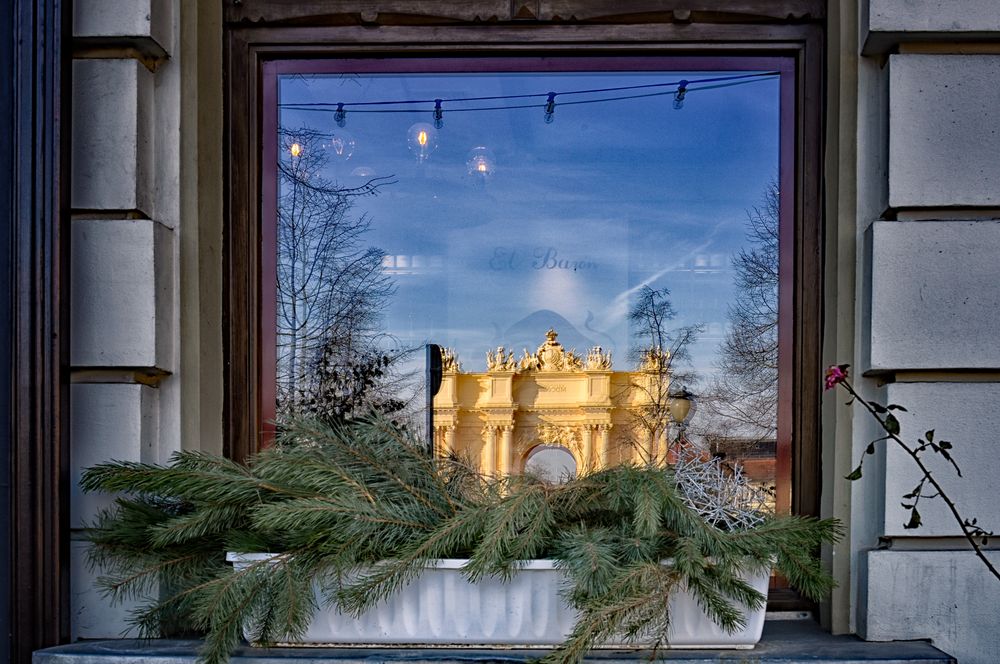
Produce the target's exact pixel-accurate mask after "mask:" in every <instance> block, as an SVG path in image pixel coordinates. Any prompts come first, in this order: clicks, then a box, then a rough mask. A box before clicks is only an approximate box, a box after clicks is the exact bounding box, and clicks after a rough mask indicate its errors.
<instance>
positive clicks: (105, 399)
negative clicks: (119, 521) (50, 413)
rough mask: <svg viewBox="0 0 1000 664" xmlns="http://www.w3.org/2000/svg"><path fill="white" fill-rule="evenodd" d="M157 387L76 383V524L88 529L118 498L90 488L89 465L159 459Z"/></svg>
mask: <svg viewBox="0 0 1000 664" xmlns="http://www.w3.org/2000/svg"><path fill="white" fill-rule="evenodd" d="M157 397H158V391H157V390H156V388H152V387H148V386H146V385H138V384H135V383H76V384H74V385H72V386H71V388H70V467H71V469H72V476H71V484H70V499H71V503H70V527H72V528H85V527H87V525H89V524H90V523H92V522H93V520H94V517H95V516H96V515H97V513H98V512H99V511H100V510H101V509H103V508H105V507H109V506H110V505H111V504H112V503H113V502H114V497H113V496H109V495H106V494H97V493H84V492H82V491H81V490H80V488H79V485H80V478H81V476H82V475H83V471H84V469H85V468H89V467H91V466H93V465H96V464H98V463H103V462H105V461H112V460H115V461H144V462H156V461H158V455H157V428H158V427H157V408H156V405H157V403H156V402H157Z"/></svg>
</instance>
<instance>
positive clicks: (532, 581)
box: [227, 553, 768, 649]
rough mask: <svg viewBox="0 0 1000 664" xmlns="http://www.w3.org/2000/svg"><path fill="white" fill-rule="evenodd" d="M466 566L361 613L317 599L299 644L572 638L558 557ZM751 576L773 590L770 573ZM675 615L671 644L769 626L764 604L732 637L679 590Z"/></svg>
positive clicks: (751, 641)
mask: <svg viewBox="0 0 1000 664" xmlns="http://www.w3.org/2000/svg"><path fill="white" fill-rule="evenodd" d="M272 556H273V554H267V553H257V554H237V553H230V554H229V556H228V558H227V560H229V561H230V562H232V563H233V565H234V567H235V568H236V569H241V568H243V567H246V566H247V565H248V564H251V563H254V562H258V561H261V560H267V559H268V558H271V557H272ZM465 563H466V561H465V560H437V561H434V562H433V563H432V564H429V565H428V566H427V568H426V569H425V570H424V572H423V573H421V574H420V575H419V576H418V577H417V578H416V579H415V580H414V581H413V582H412V583H410V584H409V585H407V586H406V587H405V588H403V589H401V590H400V591H399V592H398V593H396V594H394V595H393V596H392V597H391V598H389V600H388V601H387V602H383V603H382V604H380V605H378V606H377V607H376V608H374V609H372V610H371V611H368V612H367V613H365V614H364V615H363V616H361V617H360V618H354V617H352V616H349V615H344V614H341V613H339V612H338V611H337V610H336V609H334V608H330V607H327V606H326V602H325V601H323V600H322V599H321V598H317V600H318V601H317V604H318V606H319V607H320V608H319V610H318V611H317V612H316V615H315V616H314V617H313V621H312V624H311V625H310V626H309V630H308V631H307V632H306V634H305V636H304V637H303V638H302V640H301V641H300V642H297V643H302V644H309V645H351V646H358V645H425V646H427V645H429V646H496V647H546V648H547V647H552V646H556V645H558V644H560V643H562V642H563V640H565V638H566V636H567V635H568V634H569V632H570V630H571V629H572V628H573V623H574V620H575V618H576V614H575V612H574V611H573V610H572V609H571V608H569V607H568V606H567V605H566V603H565V602H563V601H562V599H561V598H560V597H559V589H560V586H561V584H562V582H563V579H564V578H565V576H564V574H563V572H562V571H560V570H559V569H557V568H556V566H555V562H554V561H552V560H532V561H529V562H527V563H526V564H525V566H524V567H523V568H521V569H520V570H519V571H518V573H517V574H515V575H514V577H513V579H511V581H510V582H508V583H502V582H500V581H499V580H496V579H491V578H487V579H484V580H482V581H480V582H478V583H469V582H468V581H466V580H465V578H464V577H463V576H462V571H461V567H462V566H463V565H464V564H465ZM745 580H746V581H747V583H749V584H750V585H751V586H752V587H753V588H754V589H756V590H757V591H759V592H760V593H762V594H764V595H766V594H767V584H768V576H767V575H763V574H762V575H759V576H756V577H749V576H748V577H746V578H745ZM670 616H671V624H670V633H669V634H668V636H667V641H668V647H670V648H706V649H714V648H740V649H747V648H753V647H754V645H755V644H756V643H757V641H759V640H760V634H761V630H762V629H763V628H764V609H760V610H758V611H755V612H753V613H751V614H750V615H748V616H747V626H746V628H745V629H742V630H740V631H738V632H734V633H733V634H727V633H726V631H725V630H723V629H722V628H721V627H719V626H718V625H716V624H715V623H714V622H712V620H711V618H709V617H708V616H707V615H705V613H704V612H703V611H702V610H701V609H700V608H699V607H698V604H697V602H696V601H695V600H694V598H693V597H692V596H691V595H689V594H688V593H687V592H675V593H673V595H672V596H671V598H670ZM601 647H606V648H616V647H617V648H621V647H635V646H634V644H627V643H608V644H604V645H602V646H601Z"/></svg>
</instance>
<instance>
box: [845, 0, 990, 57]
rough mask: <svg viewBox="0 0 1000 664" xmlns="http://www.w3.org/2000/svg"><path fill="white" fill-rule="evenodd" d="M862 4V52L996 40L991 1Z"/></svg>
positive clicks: (874, 0)
mask: <svg viewBox="0 0 1000 664" xmlns="http://www.w3.org/2000/svg"><path fill="white" fill-rule="evenodd" d="M866 4H867V5H868V6H867V9H866V8H864V4H863V5H862V12H863V13H862V22H863V23H865V22H866V23H867V25H868V29H867V30H864V31H863V33H862V43H863V44H864V50H863V53H864V54H865V55H873V54H876V53H887V52H890V51H891V49H892V48H893V47H895V46H896V45H898V44H903V43H911V42H921V41H937V42H967V41H973V40H984V41H985V40H989V39H996V38H997V33H998V32H1000V12H997V6H996V3H995V2H994V0H962V1H961V2H955V0H905V2H904V1H903V0H868V2H867V3H866Z"/></svg>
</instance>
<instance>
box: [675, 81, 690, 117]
mask: <svg viewBox="0 0 1000 664" xmlns="http://www.w3.org/2000/svg"><path fill="white" fill-rule="evenodd" d="M687 86H688V82H687V81H681V82H680V83H678V84H677V92H675V93H674V109H675V110H678V111H679V110H681V109H682V108H684V96H685V95H686V94H687Z"/></svg>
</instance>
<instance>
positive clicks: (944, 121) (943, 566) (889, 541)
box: [834, 0, 1000, 664]
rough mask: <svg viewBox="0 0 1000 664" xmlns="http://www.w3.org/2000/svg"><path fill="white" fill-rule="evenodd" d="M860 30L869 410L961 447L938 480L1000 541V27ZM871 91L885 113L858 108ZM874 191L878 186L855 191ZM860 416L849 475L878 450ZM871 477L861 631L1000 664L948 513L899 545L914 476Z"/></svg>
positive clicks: (902, 460)
mask: <svg viewBox="0 0 1000 664" xmlns="http://www.w3.org/2000/svg"><path fill="white" fill-rule="evenodd" d="M860 12H861V15H860V17H859V19H860V20H859V25H860V35H859V38H860V43H859V46H860V50H861V53H862V54H861V57H860V62H859V64H858V69H859V72H860V73H859V83H858V86H857V90H858V95H857V101H856V103H857V109H858V111H857V135H856V138H857V153H858V155H859V157H858V161H857V164H858V167H855V166H854V165H850V164H843V163H842V164H840V168H841V170H842V172H843V170H845V169H850V168H857V170H856V173H855V175H856V177H857V179H858V185H857V191H858V194H857V195H858V201H857V210H858V212H859V215H858V217H857V220H856V222H857V224H858V227H859V231H860V233H859V237H860V238H861V246H859V247H858V252H857V256H858V270H857V273H858V274H859V275H861V279H859V297H858V302H859V305H858V306H859V316H858V319H859V321H860V324H859V325H858V327H857V338H856V344H855V348H856V354H855V358H854V359H855V363H856V364H855V369H856V373H864V375H865V376H866V378H860V382H861V387H862V389H864V390H866V392H867V393H868V394H870V395H872V396H874V397H876V398H878V399H880V400H884V401H883V403H884V402H885V401H889V402H894V403H900V404H903V405H905V406H906V407H907V408H909V412H907V413H902V414H901V416H900V421H901V424H902V433H903V435H904V438H905V439H907V440H916V438H918V437H920V436H922V435H923V432H924V431H926V430H928V429H932V428H933V429H936V432H937V436H938V438H939V439H940V438H942V437H943V438H946V439H948V440H950V441H952V442H953V443H954V445H955V448H954V450H953V454H954V457H955V458H956V460H957V461H958V462H959V464H960V465H961V467H962V470H963V477H961V478H959V477H957V476H956V475H955V473H954V471H953V470H952V469H950V468H949V467H947V464H946V463H940V462H939V461H940V460H939V459H934V460H933V461H932V463H931V466H932V467H933V469H934V471H935V472H936V473H937V475H938V477H940V478H942V479H943V480H944V481H945V485H946V486H947V487H948V488H949V489H950V492H951V494H952V496H953V497H954V498H955V500H956V502H957V504H958V507H959V509H960V510H961V511H962V512H963V513H964V514H966V515H968V516H970V517H971V516H974V517H978V518H979V520H980V522H982V523H983V524H984V525H986V527H987V528H990V527H992V528H993V529H994V530H1000V521H998V517H997V511H996V509H995V504H996V499H995V495H996V486H997V479H996V478H997V477H998V476H1000V446H998V445H997V438H996V429H997V426H998V424H1000V411H998V410H997V404H998V403H1000V345H998V344H997V341H996V340H997V336H998V334H1000V260H998V257H1000V158H998V155H1000V116H998V115H997V109H998V108H1000V14H998V12H997V5H996V3H995V2H991V1H988V0H983V1H973V0H969V1H967V2H961V3H956V2H939V1H936V0H907V1H906V2H902V1H900V0H870V1H869V2H867V3H866V2H862V3H861V6H860ZM866 86H868V89H866ZM879 88H882V89H884V90H885V91H886V94H887V97H886V99H887V104H886V105H885V106H884V107H880V106H879V105H878V103H877V102H873V101H871V100H870V99H865V96H866V94H867V93H868V90H870V89H875V90H877V89H879ZM845 103H854V101H853V100H852V101H850V102H845ZM872 137H875V138H876V140H870V139H871V138H872ZM880 153H881V155H882V156H879V154H880ZM864 163H882V164H884V165H885V167H884V168H882V169H880V170H878V169H873V170H872V171H867V172H866V171H864V170H863V168H862V167H861V165H862V164H864ZM872 177H874V178H875V179H878V180H880V181H881V184H880V185H878V184H875V185H873V184H872V183H870V182H869V183H862V180H863V179H865V178H872ZM841 361H846V360H841ZM857 370H860V371H857ZM861 416H862V414H861V413H860V412H856V413H855V414H854V419H855V421H854V424H853V425H852V432H853V434H852V446H851V449H852V455H851V456H852V457H853V458H854V459H855V461H856V459H857V458H858V457H859V456H860V455H861V453H862V452H863V450H864V447H865V445H867V442H868V439H869V438H868V434H870V433H871V430H870V428H869V427H866V426H865V425H864V424H863V423H861V422H858V419H859V418H861ZM875 461H876V463H874V464H872V466H871V470H872V471H874V474H875V477H871V476H870V475H871V474H870V473H866V477H865V478H864V479H863V480H862V482H867V483H869V484H868V486H867V487H865V488H861V487H858V489H857V491H856V495H855V496H854V500H853V504H852V510H851V538H852V547H853V549H854V555H855V559H854V565H853V566H852V573H853V579H852V583H853V584H855V587H856V592H855V594H854V596H853V598H852V603H853V606H852V610H853V612H854V615H853V618H854V620H853V626H854V629H855V630H856V631H857V632H858V633H859V634H860V635H861V636H863V637H865V638H867V639H870V640H879V641H885V640H893V639H915V638H930V639H933V642H934V644H935V645H936V646H938V647H939V648H942V649H943V650H945V651H947V652H948V653H950V654H952V655H954V656H955V657H956V658H957V659H958V660H959V661H961V662H963V664H966V663H972V664H975V663H982V664H985V663H987V662H996V661H1000V634H998V632H997V630H996V629H995V627H996V624H997V623H996V607H997V606H1000V582H998V581H997V580H996V579H993V578H992V577H991V576H989V574H988V573H987V571H986V569H985V567H984V566H983V565H982V564H981V562H980V561H978V560H977V559H975V557H974V555H973V553H972V552H971V550H970V548H969V547H968V545H967V544H966V543H965V542H964V540H963V539H962V538H961V537H960V530H959V528H958V526H957V524H956V523H955V522H954V520H953V519H952V517H951V515H950V513H948V511H947V509H946V508H945V506H944V504H943V503H942V502H941V501H934V500H927V501H923V502H921V505H920V507H921V510H920V511H921V514H922V517H923V522H924V525H923V526H922V527H921V528H919V529H916V530H912V529H911V530H908V529H906V528H904V527H903V524H904V522H905V521H906V519H907V517H908V513H907V512H906V510H904V509H903V508H902V507H901V506H900V502H901V496H902V495H903V494H906V493H908V492H909V491H911V490H912V489H913V487H914V486H915V485H916V483H917V481H918V480H919V474H918V471H917V469H916V468H915V467H914V466H913V464H912V462H911V461H910V460H909V459H908V458H906V457H905V455H904V454H903V453H902V452H900V451H898V450H897V449H893V448H892V447H889V448H887V449H886V453H885V455H884V456H883V455H881V454H880V455H879V458H878V459H876V460H875ZM867 468H868V466H867V465H866V469H867ZM834 481H837V480H836V479H835V480H834ZM857 484H858V483H855V485H854V486H857ZM990 556H991V557H992V559H993V560H994V563H995V564H996V563H997V562H1000V552H998V551H994V552H992V553H990Z"/></svg>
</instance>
